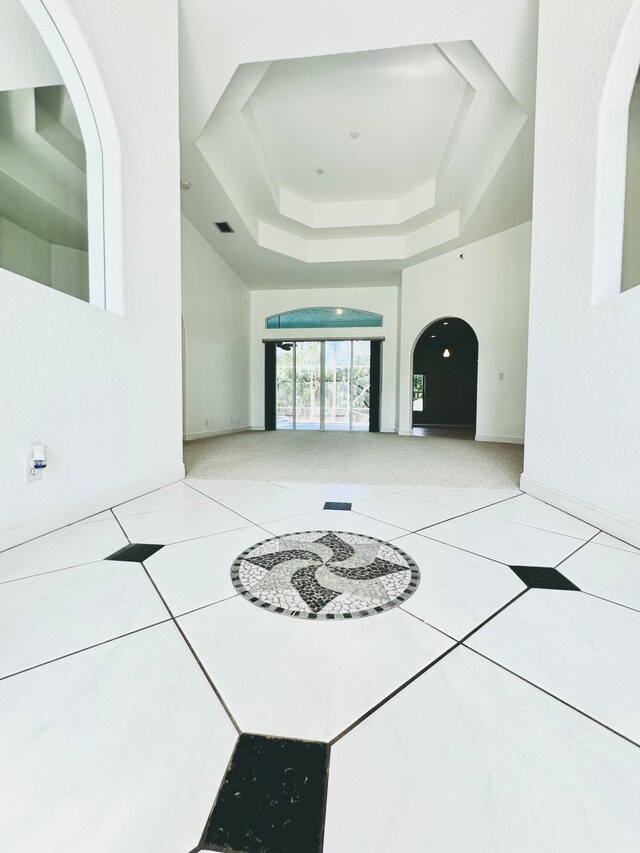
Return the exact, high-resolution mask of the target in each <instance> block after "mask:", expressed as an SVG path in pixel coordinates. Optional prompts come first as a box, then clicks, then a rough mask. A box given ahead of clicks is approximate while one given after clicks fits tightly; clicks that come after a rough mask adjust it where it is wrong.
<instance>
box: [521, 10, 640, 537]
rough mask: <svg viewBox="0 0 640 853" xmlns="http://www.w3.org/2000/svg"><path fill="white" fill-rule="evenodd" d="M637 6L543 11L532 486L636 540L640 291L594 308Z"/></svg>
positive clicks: (529, 437)
mask: <svg viewBox="0 0 640 853" xmlns="http://www.w3.org/2000/svg"><path fill="white" fill-rule="evenodd" d="M630 6H631V3H630V0H608V2H606V3H602V2H600V0H579V2H574V3H571V4H567V3H558V2H554V0H542V2H541V8H540V47H539V57H538V100H537V127H536V152H535V186H534V206H533V237H532V262H531V328H530V348H529V374H528V397H527V432H526V445H525V478H526V479H528V480H529V481H530V482H531V483H534V484H540V485H542V486H544V487H545V488H548V489H552V490H555V491H556V492H557V493H558V494H559V495H564V496H566V497H567V498H573V499H577V500H579V501H581V502H583V504H584V505H592V506H593V507H594V508H595V509H600V510H602V511H604V512H605V513H609V514H611V515H613V516H617V517H619V518H621V519H626V521H627V522H629V523H630V524H632V525H634V524H635V525H636V527H637V528H640V488H639V475H638V472H639V471H640V430H639V429H638V424H639V423H640V356H639V353H640V288H634V289H633V290H629V291H628V292H626V293H622V294H619V295H614V296H612V297H610V298H608V299H604V300H603V301H599V302H597V301H596V302H595V304H594V302H593V250H594V218H595V206H596V205H595V202H596V197H595V189H596V171H597V170H596V157H597V143H598V113H599V109H600V105H601V96H602V92H603V87H604V85H605V79H606V75H607V72H608V70H609V67H610V65H611V61H612V57H613V53H614V49H615V47H616V43H617V41H618V38H619V36H620V34H621V32H622V28H623V24H624V21H625V16H626V15H627V13H628V11H629V8H630ZM636 45H637V47H636V48H635V50H636V51H637V59H636V61H635V65H634V67H633V69H631V74H632V79H635V74H636V73H637V68H638V61H640V42H637V41H636ZM631 85H632V80H630V81H629V91H630V88H631ZM625 139H626V134H625ZM619 204H620V205H624V193H623V192H622V193H621V197H620V199H619ZM609 224H610V225H613V224H614V223H609Z"/></svg>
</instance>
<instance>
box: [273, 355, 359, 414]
mask: <svg viewBox="0 0 640 853" xmlns="http://www.w3.org/2000/svg"><path fill="white" fill-rule="evenodd" d="M370 361H371V341H295V342H293V341H291V342H284V341H283V342H279V343H278V344H277V346H276V428H277V429H296V430H299V429H314V430H368V429H369V405H370V402H369V395H370V385H371V379H370Z"/></svg>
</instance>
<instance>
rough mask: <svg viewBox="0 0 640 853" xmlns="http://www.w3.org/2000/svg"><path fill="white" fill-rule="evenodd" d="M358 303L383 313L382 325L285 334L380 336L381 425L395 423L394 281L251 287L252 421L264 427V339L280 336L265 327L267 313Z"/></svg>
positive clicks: (301, 336) (279, 332)
mask: <svg viewBox="0 0 640 853" xmlns="http://www.w3.org/2000/svg"><path fill="white" fill-rule="evenodd" d="M333 305H336V306H342V307H344V308H359V309H363V310H365V311H374V312H375V313H377V314H382V316H383V321H382V323H383V324H382V327H381V328H374V329H287V330H286V331H285V332H284V336H285V337H286V339H287V340H305V339H307V340H308V339H310V338H339V339H343V340H344V339H347V340H348V339H351V338H366V337H367V336H369V335H370V336H371V337H372V338H380V337H382V338H384V343H383V344H382V393H381V405H380V409H381V412H380V429H381V430H382V432H394V430H395V429H396V362H397V344H398V289H397V288H396V287H341V288H320V289H315V288H314V289H307V288H305V289H304V290H254V291H252V293H251V426H252V427H253V429H264V344H263V341H264V340H282V339H283V331H282V330H281V329H265V319H266V318H267V317H270V316H271V315H273V314H280V313H281V312H283V311H292V310H294V309H295V308H312V307H324V306H333Z"/></svg>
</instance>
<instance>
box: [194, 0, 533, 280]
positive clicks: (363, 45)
mask: <svg viewBox="0 0 640 853" xmlns="http://www.w3.org/2000/svg"><path fill="white" fill-rule="evenodd" d="M536 20H537V2H533V0H512V2H511V3H509V4H505V3H504V0H484V2H475V0H474V2H472V0H467V2H463V3H461V4H452V3H450V2H443V0H431V2H429V3H424V2H415V1H414V0H393V2H387V0H378V2H376V3H375V4H371V3H370V2H369V0H352V2H350V3H348V4H345V3H344V2H337V0H326V1H325V3H323V4H311V3H306V2H303V3H301V2H300V0H279V2H278V3H275V4H268V3H266V4H261V3H256V2H248V0H237V2H235V3H233V4H218V3H212V2H211V0H182V2H181V147H182V176H183V178H184V179H186V180H188V181H189V182H190V183H191V189H189V190H187V191H183V194H182V202H183V211H184V213H185V215H186V216H187V217H188V218H189V219H190V220H191V222H192V223H193V224H194V225H195V226H196V228H198V230H199V231H200V232H201V233H202V234H203V236H204V237H205V238H206V239H207V240H208V241H209V242H210V243H211V245H212V246H214V248H216V249H217V250H218V251H219V252H220V254H221V255H222V256H223V257H224V258H225V260H226V261H227V262H228V263H229V264H230V265H231V266H232V267H233V268H234V269H235V271H236V272H237V273H238V275H239V276H240V277H241V278H242V279H243V280H244V281H245V282H246V283H247V284H248V286H249V287H251V288H255V289H258V288H276V287H304V286H325V285H326V286H329V285H330V286H336V285H345V286H353V285H372V284H373V285H385V284H394V283H397V282H398V281H399V277H400V271H401V270H402V269H404V268H406V267H408V266H411V265H413V264H415V263H418V262H420V261H422V260H425V259H427V258H430V257H434V256H435V255H437V254H440V253H442V252H445V251H450V250H451V249H454V248H456V247H458V246H463V245H464V244H466V243H469V242H472V241H474V240H477V239H480V238H482V237H485V236H488V235H490V234H493V233H497V232H499V231H502V230H504V229H506V228H510V227H512V226H514V225H518V224H520V223H522V222H525V221H527V220H528V219H529V218H530V216H531V187H532V161H533V112H534V100H535V58H536V56H535V45H536ZM222 220H228V221H229V222H230V223H231V224H232V226H233V228H234V229H235V233H234V234H231V235H221V234H220V233H219V232H218V230H217V229H216V228H215V225H214V222H216V221H222Z"/></svg>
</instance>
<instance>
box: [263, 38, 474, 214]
mask: <svg viewBox="0 0 640 853" xmlns="http://www.w3.org/2000/svg"><path fill="white" fill-rule="evenodd" d="M465 88H466V81H465V79H464V78H463V77H462V76H461V75H460V74H459V73H458V71H457V70H456V69H455V67H454V66H453V65H452V64H450V63H449V61H448V60H447V59H446V58H445V57H444V56H443V54H442V53H441V51H440V50H439V48H438V47H437V46H436V45H418V46H413V47H402V48H395V49H391V50H378V51H365V52H362V53H350V54H338V55H335V56H319V57H313V58H310V59H290V60H285V61H281V62H277V63H273V64H272V65H271V67H270V68H269V70H268V71H267V73H266V74H265V76H264V77H263V78H262V81H261V82H260V84H259V85H258V87H257V88H256V90H255V92H254V93H253V95H252V96H251V98H250V100H249V103H248V105H247V106H248V108H249V109H250V110H251V111H252V113H253V116H254V119H255V122H256V125H257V127H258V129H259V132H260V135H261V138H262V142H263V144H264V147H265V150H266V152H267V154H268V157H269V161H270V163H271V167H272V169H273V171H274V173H275V176H276V179H277V182H278V184H279V185H280V187H281V188H282V189H283V190H286V191H288V192H291V193H294V194H296V195H299V196H302V197H303V198H305V199H307V200H309V201H311V202H316V203H317V202H354V201H373V200H379V199H394V198H398V197H399V196H403V195H406V194H407V193H409V192H411V191H412V190H414V189H415V188H416V186H418V185H421V184H425V183H427V182H428V181H430V180H432V179H433V178H435V176H436V173H437V171H438V166H439V164H440V162H441V160H442V157H443V154H444V151H445V148H446V145H447V141H448V139H449V135H450V133H451V127H452V125H453V122H454V120H455V117H456V114H457V111H458V109H459V106H460V103H461V100H462V97H463V95H464V92H465ZM319 170H322V171H321V172H320V171H319Z"/></svg>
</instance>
